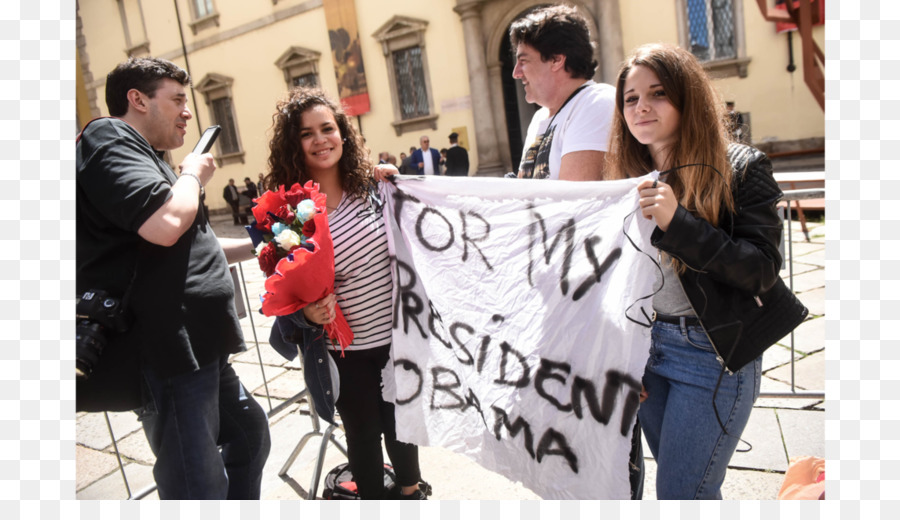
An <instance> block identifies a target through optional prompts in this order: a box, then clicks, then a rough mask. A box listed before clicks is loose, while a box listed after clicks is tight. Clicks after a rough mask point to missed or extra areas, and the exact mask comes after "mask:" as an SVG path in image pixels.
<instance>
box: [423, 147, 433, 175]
mask: <svg viewBox="0 0 900 520" xmlns="http://www.w3.org/2000/svg"><path fill="white" fill-rule="evenodd" d="M422 162H423V163H424V164H425V165H424V166H423V167H422V168H423V170H424V173H425V175H434V161H433V160H432V157H431V148H429V149H427V150H422Z"/></svg>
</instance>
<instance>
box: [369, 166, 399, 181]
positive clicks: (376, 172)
mask: <svg viewBox="0 0 900 520" xmlns="http://www.w3.org/2000/svg"><path fill="white" fill-rule="evenodd" d="M398 173H400V170H398V169H397V167H396V166H394V165H393V164H376V165H375V167H374V168H372V176H373V177H375V180H376V181H386V180H387V178H388V177H392V176H394V175H397V174H398Z"/></svg>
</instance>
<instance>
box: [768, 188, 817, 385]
mask: <svg viewBox="0 0 900 520" xmlns="http://www.w3.org/2000/svg"><path fill="white" fill-rule="evenodd" d="M824 197H825V188H815V189H807V190H786V191H785V192H784V198H783V200H784V201H785V202H786V203H787V204H785V206H782V207H781V211H782V213H781V216H782V219H787V223H788V231H787V239H786V240H785V238H784V237H782V241H783V242H787V250H788V257H789V258H790V262H787V268H788V287H790V289H791V291H793V290H794V241H793V240H791V236H792V234H791V222H792V219H791V218H790V217H791V201H794V200H806V199H821V198H824ZM808 238H809V237H807V239H808ZM794 354H795V349H794V331H791V391H790V392H760V393H759V396H760V397H768V398H776V399H782V398H798V399H825V392H824V391H822V392H811V391H805V390H797V387H796V384H795V383H796V381H795V376H794V368H795V365H794V357H795V356H794Z"/></svg>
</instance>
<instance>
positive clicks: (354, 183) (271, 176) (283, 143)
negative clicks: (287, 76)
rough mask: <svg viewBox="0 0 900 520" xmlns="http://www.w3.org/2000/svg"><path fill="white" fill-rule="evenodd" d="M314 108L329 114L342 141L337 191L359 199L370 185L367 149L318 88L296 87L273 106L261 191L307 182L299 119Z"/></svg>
mask: <svg viewBox="0 0 900 520" xmlns="http://www.w3.org/2000/svg"><path fill="white" fill-rule="evenodd" d="M318 105H322V106H325V107H328V109H329V110H331V113H332V114H334V120H335V121H336V122H337V126H338V130H340V132H341V137H343V138H344V145H343V152H342V154H341V159H340V161H339V162H338V170H339V171H340V175H341V188H342V189H343V190H344V191H345V192H347V194H348V195H351V196H354V197H360V198H363V197H365V196H366V193H367V190H368V187H369V186H370V184H371V183H372V182H373V180H372V176H371V170H372V161H371V160H370V159H369V149H368V148H367V147H366V145H365V142H364V141H363V138H362V135H360V133H359V132H358V131H357V130H356V127H354V126H353V125H352V124H351V123H350V117H349V116H348V115H347V114H346V113H345V112H344V110H343V108H341V106H340V104H338V103H336V102H335V101H334V100H332V99H331V98H330V97H328V95H326V94H325V92H323V91H322V90H321V89H318V88H309V87H296V88H294V89H292V90H291V91H290V92H288V95H287V98H285V99H283V100H281V101H279V102H278V104H277V105H276V106H275V114H274V115H273V116H272V139H271V140H269V161H268V165H269V173H268V174H267V175H266V176H265V179H264V180H263V182H264V187H265V188H266V189H269V190H271V189H275V188H277V187H278V186H279V185H282V184H283V185H285V186H287V187H290V186H291V185H292V184H294V183H295V182H299V183H300V184H305V183H306V181H308V180H311V179H310V177H309V173H308V172H307V171H306V163H305V160H304V157H303V147H302V146H301V145H300V117H301V116H302V115H303V113H304V112H306V111H307V110H309V109H311V108H313V107H315V106H318Z"/></svg>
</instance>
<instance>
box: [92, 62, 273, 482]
mask: <svg viewBox="0 0 900 520" xmlns="http://www.w3.org/2000/svg"><path fill="white" fill-rule="evenodd" d="M189 83H190V78H189V76H188V74H187V73H186V72H185V71H184V70H182V69H181V68H179V67H178V66H176V65H174V64H173V63H171V62H168V61H166V60H162V59H156V58H132V59H130V60H128V61H127V62H124V63H122V64H120V65H119V66H117V67H116V68H115V69H114V70H113V71H112V72H110V74H109V75H108V76H107V82H106V104H107V107H108V109H109V113H110V114H111V115H112V116H113V117H112V118H104V119H99V120H96V121H93V122H91V123H90V124H89V125H87V126H86V127H85V129H84V131H83V132H82V135H81V136H80V137H79V141H78V144H77V147H76V185H77V192H76V213H77V220H76V239H77V246H78V247H77V249H76V262H77V277H76V286H77V287H76V289H77V290H78V294H79V296H80V301H79V303H78V314H79V322H78V331H77V341H76V357H77V365H78V368H79V370H80V372H82V373H83V374H84V376H86V377H82V376H79V378H78V380H77V385H76V386H77V388H76V390H77V394H76V403H77V409H78V410H87V411H99V410H129V409H135V411H136V412H137V413H138V415H139V418H140V420H141V422H142V424H143V427H144V431H145V433H146V435H147V440H148V441H149V444H150V447H151V449H152V450H153V453H154V454H155V455H156V458H157V459H156V464H155V465H154V468H153V474H154V477H155V479H156V483H157V487H158V490H159V497H160V498H161V499H225V498H228V499H258V498H259V495H260V484H261V479H262V469H263V466H264V464H265V461H266V458H267V457H268V454H269V448H270V439H269V429H268V421H267V417H266V413H265V412H264V411H263V410H262V408H261V407H260V406H259V404H258V403H257V402H256V401H255V400H254V399H253V397H252V395H251V394H250V392H248V391H247V390H246V389H245V388H244V386H243V385H242V384H241V382H240V380H239V379H238V377H237V374H235V372H234V369H233V368H232V367H231V365H230V364H229V363H228V356H229V355H230V354H234V353H237V352H241V351H243V350H245V348H246V347H245V346H244V340H243V334H242V332H241V328H240V325H239V323H238V318H237V315H236V313H235V307H234V285H233V283H232V280H231V276H230V274H229V271H228V263H229V262H235V261H241V260H246V259H249V258H252V252H251V248H252V246H251V244H250V240H249V239H245V240H241V239H230V240H229V239H217V238H216V237H215V234H214V233H213V232H212V229H211V228H210V226H209V223H208V222H207V220H206V215H205V214H204V212H202V211H198V208H199V201H200V196H201V194H203V192H204V186H205V185H206V183H207V182H208V181H209V180H210V179H211V178H212V176H213V172H214V171H215V165H214V163H213V158H212V155H210V154H202V155H199V154H193V153H192V154H189V155H188V156H187V157H185V159H184V160H183V161H182V162H181V164H180V165H179V166H178V170H179V173H180V175H176V174H175V172H174V171H172V169H171V168H170V167H169V166H168V164H166V163H165V161H164V160H163V154H164V152H165V151H167V150H175V149H177V148H180V147H181V146H182V145H183V144H184V136H185V133H186V128H187V124H188V120H190V119H191V117H192V114H191V112H190V110H189V109H188V107H187V95H186V93H185V86H187V85H189Z"/></svg>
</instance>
